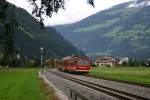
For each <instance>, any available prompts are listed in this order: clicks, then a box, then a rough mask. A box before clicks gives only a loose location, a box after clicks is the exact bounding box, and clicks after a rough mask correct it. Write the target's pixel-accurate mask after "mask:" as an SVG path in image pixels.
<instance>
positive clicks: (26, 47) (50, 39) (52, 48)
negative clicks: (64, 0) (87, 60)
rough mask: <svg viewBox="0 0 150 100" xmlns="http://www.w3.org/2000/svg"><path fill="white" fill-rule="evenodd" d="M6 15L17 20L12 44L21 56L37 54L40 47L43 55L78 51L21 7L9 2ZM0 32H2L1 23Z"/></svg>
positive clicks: (52, 29) (35, 55)
mask: <svg viewBox="0 0 150 100" xmlns="http://www.w3.org/2000/svg"><path fill="white" fill-rule="evenodd" d="M7 17H8V19H10V18H15V19H16V20H17V22H18V25H19V26H18V29H17V31H15V33H14V45H15V48H16V49H17V50H18V51H19V52H20V53H21V55H23V56H27V57H28V58H35V57H37V56H39V55H40V50H39V49H40V47H44V57H63V56H67V55H72V54H75V53H78V52H79V51H78V50H77V49H76V48H75V47H74V46H73V45H72V44H71V43H70V42H68V41H67V40H65V39H64V38H63V37H62V36H61V35H60V33H59V32H58V31H56V30H55V29H54V28H52V27H45V28H44V29H42V28H41V26H40V23H39V22H38V21H37V20H36V19H34V18H33V17H32V16H31V15H30V14H29V13H28V12H27V11H25V10H24V9H22V8H17V7H16V6H13V5H12V4H9V7H8V8H7ZM0 32H1V33H2V32H4V28H3V25H2V24H0Z"/></svg>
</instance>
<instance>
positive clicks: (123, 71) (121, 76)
mask: <svg viewBox="0 0 150 100" xmlns="http://www.w3.org/2000/svg"><path fill="white" fill-rule="evenodd" d="M89 75H92V76H97V77H104V78H111V79H117V80H125V81H130V82H138V83H144V84H149V85H150V68H146V67H115V68H108V67H101V68H93V69H92V70H91V71H90V73H89Z"/></svg>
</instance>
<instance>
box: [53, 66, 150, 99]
mask: <svg viewBox="0 0 150 100" xmlns="http://www.w3.org/2000/svg"><path fill="white" fill-rule="evenodd" d="M53 71H56V72H59V73H61V74H64V75H68V76H70V77H74V78H78V79H82V80H85V81H89V82H93V83H96V84H100V85H103V86H106V87H110V88H113V89H117V90H120V91H124V92H128V93H134V94H136V95H139V96H143V97H146V98H149V99H150V88H146V87H142V86H136V85H131V84H125V83H119V82H114V81H109V80H103V79H98V78H92V77H86V76H83V75H76V74H70V73H64V72H60V71H58V70H57V69H53Z"/></svg>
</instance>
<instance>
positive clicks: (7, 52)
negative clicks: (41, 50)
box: [0, 0, 17, 66]
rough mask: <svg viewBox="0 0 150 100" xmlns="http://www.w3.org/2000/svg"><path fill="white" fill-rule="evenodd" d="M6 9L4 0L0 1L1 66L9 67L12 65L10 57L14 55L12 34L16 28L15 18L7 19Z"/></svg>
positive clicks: (6, 5) (6, 4)
mask: <svg viewBox="0 0 150 100" xmlns="http://www.w3.org/2000/svg"><path fill="white" fill-rule="evenodd" d="M7 9H8V3H7V2H6V1H5V0H1V1H0V15H1V17H0V23H1V24H2V25H3V27H4V30H5V31H4V32H1V34H0V37H1V41H0V44H1V45H2V46H1V52H2V53H3V58H2V65H4V66H7V65H8V66H10V65H11V63H12V60H13V59H12V55H13V53H14V42H13V33H14V30H15V29H16V27H17V22H16V20H15V18H13V17H8V15H7V13H6V10H7Z"/></svg>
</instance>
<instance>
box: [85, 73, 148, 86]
mask: <svg viewBox="0 0 150 100" xmlns="http://www.w3.org/2000/svg"><path fill="white" fill-rule="evenodd" d="M86 77H91V78H98V79H102V80H107V81H113V82H119V83H124V84H130V85H136V86H141V87H145V88H150V85H148V84H143V83H137V82H129V81H125V80H117V79H111V78H104V77H96V76H93V75H86Z"/></svg>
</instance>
